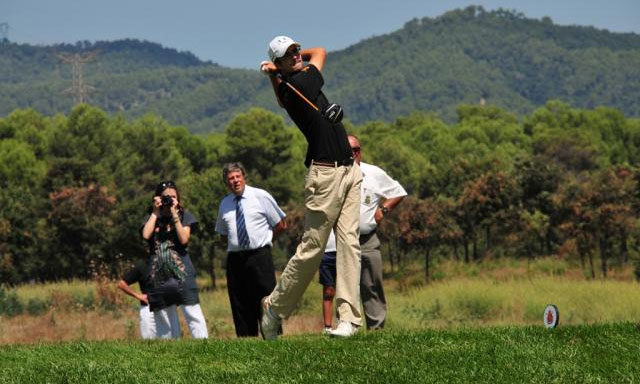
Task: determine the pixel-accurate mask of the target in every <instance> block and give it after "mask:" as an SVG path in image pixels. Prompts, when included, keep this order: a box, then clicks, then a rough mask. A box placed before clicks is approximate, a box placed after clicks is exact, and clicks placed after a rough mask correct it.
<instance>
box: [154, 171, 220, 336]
mask: <svg viewBox="0 0 640 384" xmlns="http://www.w3.org/2000/svg"><path fill="white" fill-rule="evenodd" d="M196 224H197V220H196V218H195V217H194V216H193V215H192V214H191V213H190V212H188V211H186V210H185V209H184V208H183V207H182V205H181V204H180V193H179V191H178V187H177V185H176V184H175V183H174V182H173V181H165V182H162V183H160V184H158V186H157V187H156V190H155V193H154V195H153V201H152V206H151V212H150V213H149V215H148V216H147V217H146V218H145V220H144V224H143V226H142V238H143V239H145V240H146V241H147V243H148V247H149V248H148V249H149V255H150V257H149V260H148V262H147V263H148V271H149V272H148V273H149V276H148V281H149V292H148V300H149V306H150V309H151V312H153V316H154V319H155V323H156V332H157V337H158V338H162V339H168V338H178V337H180V325H179V322H178V315H177V311H176V306H181V307H182V311H183V313H184V316H185V319H186V321H187V325H188V326H189V331H190V332H191V336H192V337H193V338H196V339H204V338H207V337H208V331H207V325H206V322H205V319H204V315H203V314H202V309H201V308H200V298H199V295H198V286H197V284H196V271H195V268H194V267H193V263H192V262H191V259H190V258H189V253H188V252H187V245H188V243H189V238H190V237H191V233H192V230H194V229H195V227H196Z"/></svg>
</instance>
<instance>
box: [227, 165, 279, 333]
mask: <svg viewBox="0 0 640 384" xmlns="http://www.w3.org/2000/svg"><path fill="white" fill-rule="evenodd" d="M222 178H223V180H224V182H225V184H226V185H227V188H228V189H229V191H230V192H231V193H229V194H228V195H227V196H225V197H224V199H222V201H221V202H220V208H219V210H218V219H217V221H216V232H218V233H220V234H221V235H222V236H224V237H226V239H227V251H228V255H227V288H228V291H229V301H230V303H231V312H232V314H233V323H234V325H235V328H236V335H237V336H238V337H247V336H258V323H259V321H260V316H261V310H260V300H261V299H262V298H263V297H265V296H267V295H268V294H269V293H271V291H272V290H273V288H274V287H275V286H276V277H275V271H274V267H273V258H272V257H271V245H272V239H273V238H274V237H275V236H276V235H277V234H278V233H280V232H281V231H283V230H284V229H286V227H287V225H286V222H285V220H283V219H284V217H285V214H284V212H283V211H282V209H280V207H279V206H278V204H277V203H276V201H275V199H274V198H273V197H272V196H271V195H270V194H269V193H268V192H267V191H265V190H262V189H259V188H254V187H251V186H249V185H247V184H246V171H245V169H244V166H243V165H242V164H241V163H228V164H225V165H224V167H223V170H222Z"/></svg>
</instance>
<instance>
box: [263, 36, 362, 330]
mask: <svg viewBox="0 0 640 384" xmlns="http://www.w3.org/2000/svg"><path fill="white" fill-rule="evenodd" d="M268 52H269V58H270V59H271V61H263V62H262V63H261V64H260V70H261V71H262V72H263V73H264V74H266V75H268V76H269V78H270V80H271V84H272V85H273V90H274V92H275V94H276V98H277V100H278V104H280V106H281V107H283V108H285V109H286V110H287V113H288V114H289V116H290V117H291V119H292V120H293V122H294V123H295V124H296V125H297V126H298V128H299V129H300V131H301V132H302V134H303V135H304V137H305V138H306V139H307V145H308V146H307V155H306V159H305V166H307V167H308V171H307V175H306V177H305V186H304V201H305V219H304V234H303V236H302V240H301V242H300V244H299V245H298V248H297V250H296V254H295V255H294V256H293V257H292V258H291V260H289V263H288V264H287V266H286V268H285V270H284V272H283V273H282V277H281V278H280V281H279V282H278V284H277V285H276V287H275V289H274V290H273V292H272V293H271V294H270V295H269V296H267V297H265V298H264V299H263V301H262V304H263V315H262V319H261V324H260V325H261V333H262V337H263V338H265V339H276V338H277V336H278V329H279V327H280V324H281V321H282V319H283V318H286V317H288V316H289V315H290V314H291V312H292V311H293V310H294V309H295V306H296V304H297V303H298V301H299V300H300V298H301V297H302V294H303V293H304V291H305V290H306V288H307V286H308V285H309V282H310V281H311V279H312V278H313V276H314V275H315V273H316V271H317V270H318V266H319V265H320V262H321V260H322V255H323V253H324V247H325V244H326V243H327V239H328V237H329V233H330V232H331V229H332V228H333V229H334V230H335V234H336V242H337V244H336V246H337V253H338V259H337V260H336V271H337V277H336V296H335V298H336V306H337V313H338V316H339V318H340V322H339V324H338V326H337V328H336V329H334V330H332V331H331V332H330V334H331V335H333V336H343V337H348V336H352V335H353V334H355V333H356V331H357V330H358V327H360V325H361V324H362V314H361V313H360V288H359V283H360V243H359V240H358V237H359V234H358V226H359V218H360V185H361V184H362V173H361V172H360V167H359V166H358V165H357V164H354V161H353V154H352V152H351V147H350V145H349V140H348V139H347V133H346V131H345V129H344V126H343V125H342V123H341V122H340V119H341V117H342V110H341V108H340V107H339V106H337V105H336V104H330V103H329V101H328V100H327V98H326V97H325V95H324V94H323V93H322V85H323V84H324V80H323V78H322V74H321V71H322V68H323V66H324V62H325V58H326V56H327V52H326V50H325V49H324V48H321V47H316V48H308V49H303V50H301V49H300V44H298V43H297V42H295V41H294V40H293V39H291V38H290V37H287V36H277V37H275V38H274V39H273V40H271V42H270V43H269V51H268ZM305 62H308V64H307V65H305Z"/></svg>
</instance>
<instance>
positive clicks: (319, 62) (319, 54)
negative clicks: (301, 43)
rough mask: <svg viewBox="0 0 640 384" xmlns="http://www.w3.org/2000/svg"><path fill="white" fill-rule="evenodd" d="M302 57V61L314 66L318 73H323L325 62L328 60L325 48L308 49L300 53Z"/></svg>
mask: <svg viewBox="0 0 640 384" xmlns="http://www.w3.org/2000/svg"><path fill="white" fill-rule="evenodd" d="M300 54H301V55H302V61H308V62H309V64H313V65H314V66H315V67H316V68H318V71H320V72H322V68H323V67H324V62H325V60H326V59H327V50H326V49H324V48H323V47H314V48H307V49H303V50H302V51H300Z"/></svg>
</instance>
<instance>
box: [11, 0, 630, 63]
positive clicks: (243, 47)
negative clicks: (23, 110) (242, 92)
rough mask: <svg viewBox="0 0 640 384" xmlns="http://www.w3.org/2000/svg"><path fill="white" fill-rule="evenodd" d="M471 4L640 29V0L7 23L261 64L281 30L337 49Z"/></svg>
mask: <svg viewBox="0 0 640 384" xmlns="http://www.w3.org/2000/svg"><path fill="white" fill-rule="evenodd" d="M276 4H283V6H280V7H279V6H276ZM468 5H482V6H483V7H484V8H485V9H486V10H495V9H498V8H505V9H514V10H517V11H519V12H522V13H524V14H525V15H526V17H529V18H535V19H540V18H542V17H543V16H549V17H551V19H552V20H553V21H554V23H556V24H560V25H585V26H587V25H588V26H594V27H596V28H600V29H608V30H609V31H612V32H634V33H640V0H475V1H463V0H390V1H376V0H371V1H361V0H321V1H311V2H303V1H295V2H293V1H290V2H289V1H278V0H263V1H243V0H235V1H228V0H225V1H216V0H182V1H177V0H102V1H95V0H0V23H8V24H9V32H8V37H9V40H11V41H14V42H19V43H31V44H41V45H42V44H45V45H47V44H53V43H75V42H76V41H79V40H88V41H92V42H93V41H97V40H117V39H123V38H136V39H140V40H148V41H152V42H157V43H160V44H162V45H164V46H165V47H170V48H175V49H177V50H179V51H190V52H192V53H194V54H195V55H196V56H198V57H199V58H200V59H203V60H211V61H213V62H216V63H219V64H222V65H225V66H229V67H245V68H257V65H258V63H259V62H260V61H261V60H263V59H265V58H266V47H267V43H268V42H269V40H270V39H271V38H272V37H273V36H275V35H279V34H286V35H289V36H291V37H293V38H294V39H296V40H298V41H299V42H301V43H302V44H303V45H304V46H316V45H321V46H324V47H326V48H327V49H328V50H330V51H331V50H337V49H342V48H345V47H347V46H349V45H352V44H355V43H357V42H359V41H361V40H363V39H366V38H368V37H372V36H376V35H382V34H386V33H389V32H393V31H395V30H397V29H400V28H402V26H403V25H404V23H406V22H407V21H409V20H411V19H413V18H422V17H425V16H427V17H436V16H439V15H441V14H443V13H444V12H446V11H448V10H452V9H455V8H464V7H466V6H468Z"/></svg>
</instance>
